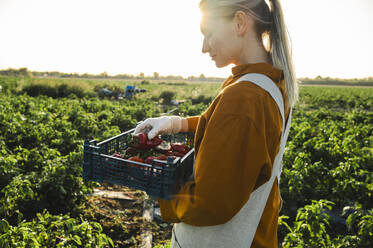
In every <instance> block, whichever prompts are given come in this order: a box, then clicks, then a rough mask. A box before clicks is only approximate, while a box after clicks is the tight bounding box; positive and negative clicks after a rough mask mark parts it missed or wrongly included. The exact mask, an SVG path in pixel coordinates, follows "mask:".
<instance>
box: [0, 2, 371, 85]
mask: <svg viewBox="0 0 373 248" xmlns="http://www.w3.org/2000/svg"><path fill="white" fill-rule="evenodd" d="M198 3H199V0H158V1H154V0H131V1H130V0H63V1H62V0H0V32H1V33H0V34H1V38H0V69H7V68H20V67H27V68H28V69H29V70H33V71H61V72H68V73H74V72H77V73H85V72H87V73H92V74H99V73H102V72H104V71H106V72H107V73H109V74H111V75H115V74H119V73H129V74H134V75H137V74H139V73H140V72H144V73H145V75H152V74H153V72H158V73H160V74H161V75H163V76H165V75H170V74H173V75H181V76H183V77H187V76H190V75H195V76H198V75H200V74H201V73H203V74H205V75H206V76H218V77H228V76H229V75H230V73H231V67H232V66H228V67H225V68H222V69H218V68H216V67H215V63H214V62H213V61H211V60H210V58H209V55H208V54H202V52H201V48H202V35H201V33H200V29H199V24H200V11H199V8H198ZM282 4H283V9H284V15H285V20H286V23H287V26H288V29H289V32H290V35H291V39H292V44H293V55H294V63H295V67H296V73H297V76H298V77H316V76H318V75H321V76H324V77H326V76H330V77H341V78H356V77H357V78H360V77H368V76H373V71H372V70H373V66H372V58H373V48H372V44H373V1H372V0H312V1H310V0H282Z"/></svg>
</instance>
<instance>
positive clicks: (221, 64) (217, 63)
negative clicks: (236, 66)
mask: <svg viewBox="0 0 373 248" xmlns="http://www.w3.org/2000/svg"><path fill="white" fill-rule="evenodd" d="M215 65H216V67H217V68H223V67H226V66H227V65H228V64H223V63H219V62H217V61H215Z"/></svg>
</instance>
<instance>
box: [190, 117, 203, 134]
mask: <svg viewBox="0 0 373 248" xmlns="http://www.w3.org/2000/svg"><path fill="white" fill-rule="evenodd" d="M199 118H200V117H199V116H191V117H188V118H187V120H188V132H193V133H195V132H196V129H197V124H198V120H199Z"/></svg>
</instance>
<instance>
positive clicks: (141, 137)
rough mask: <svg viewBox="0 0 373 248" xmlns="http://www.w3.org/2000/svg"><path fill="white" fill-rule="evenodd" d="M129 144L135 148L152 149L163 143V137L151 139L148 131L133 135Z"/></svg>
mask: <svg viewBox="0 0 373 248" xmlns="http://www.w3.org/2000/svg"><path fill="white" fill-rule="evenodd" d="M128 143H129V145H130V146H132V147H134V148H139V149H150V148H154V147H156V146H158V145H159V144H161V143H162V139H161V138H159V137H157V136H156V137H154V138H153V139H151V140H149V139H148V135H147V134H146V133H139V134H136V135H133V136H132V140H130V141H129V142H128Z"/></svg>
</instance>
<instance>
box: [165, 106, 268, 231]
mask: <svg viewBox="0 0 373 248" xmlns="http://www.w3.org/2000/svg"><path fill="white" fill-rule="evenodd" d="M201 118H203V117H201ZM188 121H189V119H188ZM271 168H272V164H271V159H270V156H269V154H268V147H267V144H266V137H265V133H264V129H263V128H258V127H257V126H255V124H254V122H253V121H252V119H251V118H250V117H249V116H247V115H237V114H230V113H229V114H226V113H216V114H213V115H212V116H211V118H210V120H209V122H208V123H207V125H206V128H205V133H204V137H203V139H202V140H201V144H200V147H199V150H198V153H197V156H196V161H195V177H194V181H189V182H186V183H185V184H184V185H183V186H182V187H181V189H180V190H179V192H178V194H176V195H175V196H174V197H173V199H172V200H161V199H158V202H159V204H160V209H161V215H162V218H163V220H165V221H168V222H172V223H178V222H184V223H187V224H189V225H194V226H210V225H217V224H223V223H225V222H227V221H228V220H230V219H231V218H232V217H233V216H234V215H235V214H236V213H237V212H238V211H239V210H240V209H241V208H242V206H243V205H244V204H245V203H246V201H247V200H248V199H249V197H250V194H251V192H252V191H253V190H254V189H255V187H256V186H257V185H256V184H257V181H261V183H264V182H265V181H267V180H268V179H269V177H270V175H271ZM258 179H260V180H258Z"/></svg>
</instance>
